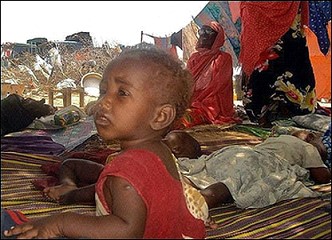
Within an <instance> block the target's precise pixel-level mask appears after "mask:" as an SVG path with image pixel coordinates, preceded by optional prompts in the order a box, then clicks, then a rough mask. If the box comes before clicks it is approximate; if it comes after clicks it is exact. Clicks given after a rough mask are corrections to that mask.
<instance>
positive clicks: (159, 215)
mask: <svg viewBox="0 0 332 240" xmlns="http://www.w3.org/2000/svg"><path fill="white" fill-rule="evenodd" d="M108 176H117V177H121V178H123V179H126V180H127V181H128V182H129V183H130V184H131V185H132V186H133V187H134V188H135V190H136V191H137V192H138V194H139V195H140V196H141V197H142V199H143V201H144V202H145V205H146V208H147V218H146V224H145V232H144V238H157V239H158V238H184V237H191V238H204V237H205V226H204V220H203V219H202V220H200V219H198V218H196V217H194V216H193V215H192V214H191V212H190V211H189V210H188V207H187V205H186V200H185V195H184V190H183V186H182V183H181V181H179V180H176V179H174V178H173V177H171V176H170V174H169V172H168V171H167V169H166V168H165V165H164V164H163V162H162V161H161V160H160V158H159V157H158V156H156V155H155V154H153V153H151V152H149V151H146V150H129V151H126V152H124V153H121V154H119V155H118V156H116V157H115V158H114V159H113V160H112V161H111V162H110V163H109V164H108V165H106V166H105V168H104V170H103V171H102V173H101V174H100V176H99V179H98V181H97V184H96V208H97V209H96V213H97V215H105V214H110V213H111V212H112V211H111V209H109V207H108V204H107V202H106V200H105V196H104V192H103V185H104V183H105V181H106V179H107V177H108ZM197 203H200V202H199V201H198V202H197ZM203 205H204V204H203ZM205 206H207V205H205ZM197 207H199V206H198V205H197V206H196V208H197ZM199 212H200V211H198V210H197V213H198V214H199ZM197 217H204V216H200V215H197ZM205 217H207V216H205Z"/></svg>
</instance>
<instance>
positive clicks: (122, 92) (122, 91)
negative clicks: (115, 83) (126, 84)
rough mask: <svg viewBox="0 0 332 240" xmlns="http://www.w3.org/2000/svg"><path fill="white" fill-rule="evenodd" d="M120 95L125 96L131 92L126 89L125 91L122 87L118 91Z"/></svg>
mask: <svg viewBox="0 0 332 240" xmlns="http://www.w3.org/2000/svg"><path fill="white" fill-rule="evenodd" d="M118 95H119V96H121V97H125V96H129V93H128V92H126V91H124V90H122V89H120V90H119V91H118Z"/></svg>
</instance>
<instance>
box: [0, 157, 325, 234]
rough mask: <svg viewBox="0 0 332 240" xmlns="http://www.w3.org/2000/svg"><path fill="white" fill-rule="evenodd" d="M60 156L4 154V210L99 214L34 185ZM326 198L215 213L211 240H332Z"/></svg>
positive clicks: (231, 207)
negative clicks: (49, 196) (52, 197)
mask: <svg viewBox="0 0 332 240" xmlns="http://www.w3.org/2000/svg"><path fill="white" fill-rule="evenodd" d="M58 161H60V159H59V158H58V157H56V156H43V155H35V154H27V153H16V152H2V153H1V207H2V208H8V209H11V210H20V211H22V213H24V214H25V215H26V216H27V217H28V218H31V219H36V218H40V217H44V216H48V215H51V214H55V213H59V212H66V211H70V212H77V213H81V214H90V215H94V214H95V207H94V206H87V205H65V206H61V205H59V204H56V203H53V202H49V201H47V200H46V199H45V198H44V197H43V196H42V194H41V192H40V191H38V190H36V189H34V187H33V185H32V183H31V182H32V181H33V180H34V179H36V178H40V177H43V176H44V177H45V176H46V175H45V174H44V173H43V172H42V171H41V168H40V167H41V165H42V164H45V163H52V162H58ZM313 188H314V189H315V190H317V191H320V192H323V197H322V198H311V199H309V198H303V199H293V200H287V201H283V202H279V203H278V204H275V205H273V206H270V207H266V208H261V209H246V210H243V209H239V208H236V207H235V206H234V205H233V204H231V205H224V206H223V207H220V208H215V209H211V210H210V213H211V216H212V218H213V219H214V220H215V221H216V223H218V227H217V228H216V229H209V228H207V238H208V239H209V238H278V239H280V238H331V202H330V200H331V195H330V194H331V184H326V185H317V186H314V187H313Z"/></svg>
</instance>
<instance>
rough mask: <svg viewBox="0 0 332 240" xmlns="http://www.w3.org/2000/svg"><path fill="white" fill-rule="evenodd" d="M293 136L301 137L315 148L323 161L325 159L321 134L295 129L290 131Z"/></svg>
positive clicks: (325, 154) (324, 148)
mask: <svg viewBox="0 0 332 240" xmlns="http://www.w3.org/2000/svg"><path fill="white" fill-rule="evenodd" d="M291 134H292V135H293V136H294V137H297V138H299V139H302V140H303V141H305V142H307V143H310V144H311V145H313V146H314V147H316V148H317V150H318V152H319V154H320V156H321V158H322V160H323V161H325V160H326V159H327V149H326V147H325V145H324V144H323V142H322V139H321V136H320V135H319V134H317V133H313V132H310V131H307V130H296V131H293V132H292V133H291Z"/></svg>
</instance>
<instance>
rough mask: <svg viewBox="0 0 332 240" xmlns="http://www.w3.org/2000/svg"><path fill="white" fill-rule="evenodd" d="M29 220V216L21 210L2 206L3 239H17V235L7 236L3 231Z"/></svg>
mask: <svg viewBox="0 0 332 240" xmlns="http://www.w3.org/2000/svg"><path fill="white" fill-rule="evenodd" d="M27 221H28V219H27V217H26V216H25V215H24V214H23V213H22V212H21V211H13V210H9V209H2V208H1V239H16V237H6V236H5V235H4V234H3V232H4V231H5V230H9V229H10V228H11V227H13V226H16V225H19V224H22V223H25V222H27Z"/></svg>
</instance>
